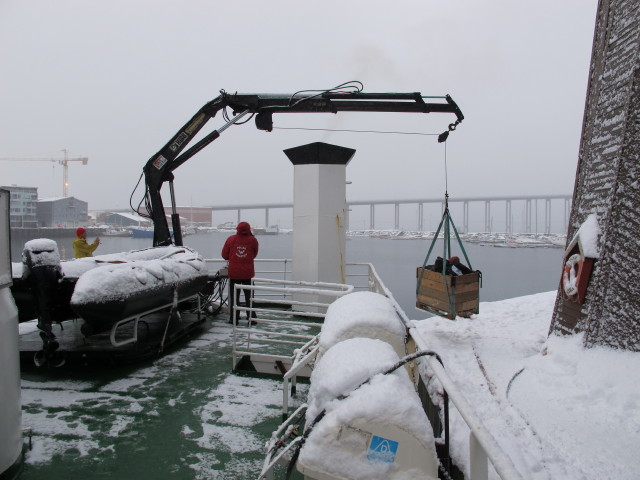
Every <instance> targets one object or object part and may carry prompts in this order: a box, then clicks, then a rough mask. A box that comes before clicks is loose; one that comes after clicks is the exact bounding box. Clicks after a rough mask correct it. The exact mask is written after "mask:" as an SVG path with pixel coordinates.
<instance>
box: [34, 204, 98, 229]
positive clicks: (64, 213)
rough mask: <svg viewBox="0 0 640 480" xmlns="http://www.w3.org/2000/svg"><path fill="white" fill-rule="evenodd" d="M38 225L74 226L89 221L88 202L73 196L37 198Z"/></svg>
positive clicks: (85, 223)
mask: <svg viewBox="0 0 640 480" xmlns="http://www.w3.org/2000/svg"><path fill="white" fill-rule="evenodd" d="M36 207H37V217H38V226H39V227H61V228H64V227H76V226H79V225H87V224H88V222H89V204H88V203H87V202H84V201H82V200H79V199H77V198H75V197H58V198H47V199H42V200H38V202H37V203H36Z"/></svg>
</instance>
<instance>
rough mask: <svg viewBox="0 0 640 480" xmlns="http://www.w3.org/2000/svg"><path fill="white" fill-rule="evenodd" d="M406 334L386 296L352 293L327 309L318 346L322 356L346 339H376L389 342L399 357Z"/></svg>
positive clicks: (372, 293)
mask: <svg viewBox="0 0 640 480" xmlns="http://www.w3.org/2000/svg"><path fill="white" fill-rule="evenodd" d="M406 333H407V332H406V328H405V326H404V324H403V323H402V321H401V320H400V317H399V316H398V314H397V313H396V311H395V309H394V308H393V305H392V304H391V301H390V300H389V299H388V298H387V297H385V296H384V295H380V294H379V293H374V292H354V293H350V294H349V295H345V296H343V297H340V298H338V299H337V300H336V301H334V302H333V303H332V304H331V305H330V306H329V308H328V309H327V314H326V316H325V319H324V323H323V325H322V332H321V334H320V339H319V342H318V345H319V346H320V352H321V353H323V352H325V351H326V350H328V349H329V348H331V347H332V346H333V345H335V344H336V343H338V342H340V341H342V340H345V339H347V338H353V337H368V338H379V339H381V340H384V341H386V342H388V343H390V344H391V345H392V346H393V347H394V349H395V350H396V353H397V354H398V356H404V353H405V352H404V343H405V342H404V339H405V337H406Z"/></svg>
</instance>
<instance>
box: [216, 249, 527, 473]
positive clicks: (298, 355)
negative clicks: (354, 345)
mask: <svg viewBox="0 0 640 480" xmlns="http://www.w3.org/2000/svg"><path fill="white" fill-rule="evenodd" d="M261 261H263V262H265V263H267V264H269V263H276V264H277V263H281V264H282V265H283V267H281V268H280V269H275V270H269V269H266V268H260V267H258V266H257V265H256V272H258V271H260V272H261V274H264V275H268V276H269V277H270V278H271V281H272V282H273V283H272V285H275V284H277V283H281V286H282V287H283V288H284V289H285V290H286V288H287V287H286V284H287V281H288V280H287V279H289V278H291V271H290V270H289V268H290V267H291V265H292V262H291V260H284V259H275V260H269V261H268V262H267V261H265V260H264V259H263V260H261ZM219 262H220V263H219V264H220V265H221V266H224V265H225V262H224V261H223V260H220V261H219ZM256 262H257V260H256ZM267 272H268V273H267ZM274 275H275V276H278V277H280V276H281V277H280V278H281V279H282V281H281V282H279V281H278V279H277V278H275V279H274V278H273V276H274ZM346 278H347V281H348V283H350V284H352V288H353V289H354V290H368V291H372V292H376V293H379V294H381V295H384V296H386V297H388V298H389V299H390V300H391V302H392V305H393V307H394V309H395V310H396V312H397V313H398V316H399V317H400V319H401V320H402V321H403V322H404V324H405V325H406V326H407V328H408V330H409V336H410V339H411V340H412V341H413V342H414V343H415V345H416V349H417V350H418V351H421V350H429V349H430V348H429V343H428V341H427V340H426V339H425V338H424V337H423V336H422V335H421V334H420V332H419V331H418V330H417V329H416V328H415V327H414V326H413V323H412V322H411V320H410V319H409V318H408V317H407V315H406V314H405V312H404V310H402V308H401V307H400V306H399V305H398V303H397V301H396V300H395V298H394V297H393V294H392V293H391V292H390V291H389V290H388V289H387V287H386V286H385V285H384V283H383V282H382V280H381V279H380V277H379V275H378V273H377V272H376V270H375V268H374V267H373V265H372V264H370V263H348V264H347V274H346ZM294 283H297V282H294ZM258 290H259V289H257V288H256V290H255V292H256V298H262V299H261V301H264V302H268V301H269V299H268V297H267V296H266V295H265V294H267V293H268V294H269V295H271V296H273V294H274V293H275V294H276V296H278V297H281V298H285V299H286V297H287V293H288V292H286V291H283V290H281V291H277V292H274V291H270V292H266V291H265V292H261V293H259V292H258ZM345 293H346V292H344V293H342V295H344V294H345ZM271 301H273V302H274V303H276V304H281V303H282V301H281V300H271ZM291 306H292V307H296V308H298V310H296V311H295V313H293V312H294V310H293V309H292V310H291V313H292V315H291V316H292V317H302V318H307V320H304V321H300V320H299V321H294V320H276V319H271V320H269V321H270V322H272V323H274V324H275V323H280V324H282V325H284V326H287V325H288V326H294V327H295V326H302V327H304V328H308V327H310V326H315V327H318V326H319V323H318V321H319V320H321V319H322V318H324V313H320V314H312V313H310V312H305V311H303V310H302V308H308V307H318V308H320V306H319V305H316V304H315V303H313V302H301V303H296V302H293V301H292V303H291ZM327 306H328V305H327V304H323V306H322V307H321V308H323V309H325V311H326V307H327ZM260 310H262V313H263V314H265V315H269V314H277V315H278V316H280V317H282V316H283V314H286V313H287V311H286V310H280V309H273V310H271V309H264V308H263V309H255V311H256V312H258V311H260ZM238 311H251V308H245V307H238ZM310 319H315V320H313V321H310ZM258 321H259V323H260V318H258ZM241 333H245V334H247V335H254V337H253V341H254V347H256V346H258V344H257V342H258V338H257V337H256V335H257V334H258V330H256V329H252V328H246V329H243V328H237V327H236V328H235V333H234V336H235V335H236V334H241ZM278 335H282V334H281V333H277V334H276V333H274V332H272V331H269V332H268V333H262V334H261V336H262V337H265V338H260V339H259V342H260V345H263V344H266V343H279V344H281V345H288V346H289V348H291V347H293V348H294V350H293V354H289V355H280V356H278V358H277V359H275V358H274V356H273V355H268V354H261V355H260V354H258V353H257V352H255V351H254V349H251V348H249V349H247V350H240V349H236V346H235V345H236V344H235V338H234V366H235V365H236V357H237V356H239V355H240V354H245V353H250V354H251V355H253V356H254V358H258V357H259V356H263V357H264V359H265V360H266V362H267V363H271V365H270V370H271V371H272V372H274V371H275V372H276V373H279V374H280V375H282V377H283V415H284V414H285V413H286V412H288V402H289V383H290V384H291V395H294V394H295V385H296V377H297V376H308V375H309V374H310V369H311V367H312V366H313V363H314V361H315V356H316V353H317V335H300V334H287V339H278V338H273V337H275V336H278ZM296 335H297V336H296ZM269 339H271V340H269ZM278 340H279V341H278ZM249 344H251V342H250V341H249ZM417 361H418V363H419V364H420V367H421V368H420V369H419V371H420V373H419V377H423V376H425V373H424V372H425V371H427V370H428V371H429V375H431V376H433V377H435V378H436V379H437V381H438V382H439V383H440V385H441V386H442V389H443V391H444V392H445V394H446V395H445V398H447V402H446V404H445V405H442V407H443V408H445V409H448V406H449V404H451V405H453V407H454V408H455V409H456V411H457V412H458V413H459V414H460V417H461V418H462V419H463V421H464V422H465V423H466V424H467V426H468V428H469V452H470V453H469V455H470V458H469V472H470V477H469V479H470V480H483V479H487V478H488V476H489V473H488V470H489V468H488V464H489V463H491V464H492V465H493V468H494V469H495V471H496V473H497V474H498V475H499V477H500V478H501V479H503V480H519V479H521V478H522V476H521V475H520V473H519V472H518V471H517V469H516V468H515V466H514V464H513V461H512V460H511V458H510V457H509V456H508V455H507V454H506V453H505V452H504V450H503V449H502V448H501V447H500V445H499V444H498V442H497V441H496V439H495V437H494V436H493V435H492V434H491V433H490V431H489V429H488V428H487V427H486V426H485V425H484V424H483V423H482V421H481V420H480V418H479V417H478V416H477V415H476V414H475V412H474V410H473V409H472V408H471V405H470V404H469V402H468V401H467V400H466V399H465V397H464V396H463V394H462V393H461V392H460V390H459V389H458V388H457V387H456V385H455V383H454V382H453V381H452V379H451V378H450V377H449V375H448V373H447V372H446V370H445V368H444V367H443V366H442V365H441V364H440V363H439V361H438V360H437V359H435V358H434V357H431V356H426V357H422V358H421V359H419V360H417ZM277 362H279V363H277ZM274 364H275V366H274ZM422 381H423V382H425V383H427V382H428V381H429V379H428V378H426V379H423V380H422ZM446 416H448V415H446ZM448 428H449V427H448V425H444V432H443V433H444V441H445V443H446V445H447V446H448V442H449V439H448V438H447V437H448ZM441 441H442V440H441ZM446 455H447V456H448V452H447V453H446Z"/></svg>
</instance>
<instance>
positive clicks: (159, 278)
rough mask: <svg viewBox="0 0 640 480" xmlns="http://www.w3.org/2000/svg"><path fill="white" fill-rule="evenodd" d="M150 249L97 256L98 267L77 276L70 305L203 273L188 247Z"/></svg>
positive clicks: (120, 297) (199, 259) (113, 297)
mask: <svg viewBox="0 0 640 480" xmlns="http://www.w3.org/2000/svg"><path fill="white" fill-rule="evenodd" d="M154 250H156V249H148V250H142V251H139V252H131V253H130V254H129V255H127V254H114V255H113V258H112V259H111V260H106V259H105V258H104V257H109V256H104V257H102V258H101V259H99V261H100V262H102V263H101V265H102V266H101V267H100V268H92V269H90V270H88V271H86V272H85V273H83V274H82V275H80V278H78V281H77V283H76V286H75V289H74V291H73V296H72V297H71V303H72V305H80V304H86V303H101V302H109V301H113V300H123V299H126V298H127V297H129V296H131V295H134V294H136V293H140V292H152V291H153V290H156V289H160V288H163V287H165V286H166V285H175V286H179V285H181V284H183V283H186V282H189V281H191V280H193V279H194V278H199V277H203V276H204V277H206V275H207V268H206V263H205V261H204V259H203V258H202V257H201V256H200V255H199V254H198V253H196V252H195V251H194V250H192V249H190V248H187V247H165V248H163V249H162V250H160V251H154ZM81 260H82V259H81ZM94 260H95V257H94ZM111 262H124V263H111ZM78 263H79V262H78ZM82 263H84V264H89V263H90V262H82ZM65 273H66V270H65Z"/></svg>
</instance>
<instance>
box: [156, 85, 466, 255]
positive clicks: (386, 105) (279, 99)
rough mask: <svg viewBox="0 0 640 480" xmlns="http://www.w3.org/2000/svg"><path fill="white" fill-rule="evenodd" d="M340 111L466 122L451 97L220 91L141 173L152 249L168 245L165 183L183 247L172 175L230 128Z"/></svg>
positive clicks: (177, 240)
mask: <svg viewBox="0 0 640 480" xmlns="http://www.w3.org/2000/svg"><path fill="white" fill-rule="evenodd" d="M425 100H428V101H425ZM436 100H438V101H436ZM227 108H229V109H231V111H232V112H233V114H234V115H235V116H234V117H233V118H231V119H229V120H228V121H227V123H226V124H225V125H223V126H222V127H221V128H218V129H217V130H214V131H212V132H211V133H209V134H207V135H206V136H205V137H203V138H202V139H200V140H199V141H198V142H196V143H195V144H194V145H192V146H191V147H190V148H188V149H186V147H187V146H188V145H189V144H190V143H191V141H192V140H193V139H194V138H195V136H196V135H197V134H198V133H199V132H200V130H201V129H202V128H203V127H204V125H205V124H206V123H207V122H208V121H209V120H210V119H211V118H213V117H215V116H216V114H217V113H218V112H219V111H220V110H223V109H227ZM338 112H389V113H452V114H454V115H455V116H456V120H455V122H454V123H451V124H449V129H448V130H449V131H450V130H455V128H456V126H457V125H458V124H459V123H460V122H461V121H462V120H463V119H464V116H463V115H462V112H461V111H460V109H459V108H458V105H457V104H456V103H455V102H454V101H453V99H452V98H451V97H450V96H449V95H446V96H444V97H424V96H422V95H421V94H420V93H364V92H362V91H355V92H339V91H334V90H330V91H325V92H321V93H294V94H253V93H252V94H239V93H236V94H228V93H226V92H224V91H222V92H221V95H220V96H219V97H217V98H215V99H214V100H212V101H210V102H209V103H207V104H206V105H204V106H203V107H202V108H201V109H200V110H198V112H197V113H196V114H195V115H194V116H193V117H192V118H191V119H190V120H189V121H188V122H187V123H186V124H185V125H184V126H183V127H182V128H181V129H180V130H179V131H178V133H176V134H175V135H174V136H173V137H172V138H171V140H169V142H167V144H166V145H165V146H164V147H162V149H160V151H159V152H158V153H156V154H155V155H153V156H152V157H151V158H150V159H149V161H148V162H147V164H146V165H145V166H144V168H143V172H144V176H145V183H146V190H147V191H146V195H147V210H148V213H149V216H150V217H151V220H152V222H153V226H154V236H153V245H154V246H161V245H168V244H171V243H172V239H171V235H170V231H169V225H168V222H167V219H166V216H165V211H164V207H163V204H162V196H161V194H160V189H161V188H162V185H163V184H164V182H167V181H168V182H169V186H170V191H171V205H172V209H173V212H172V215H171V217H172V226H173V232H174V242H175V244H176V245H182V236H181V231H180V220H179V215H178V213H177V212H176V208H175V196H174V192H173V171H174V170H175V169H176V168H178V167H179V166H180V165H182V164H183V163H184V162H186V161H187V160H189V159H190V158H191V157H193V156H194V155H195V154H196V153H198V152H199V151H200V150H202V149H203V148H205V147H206V146H207V145H209V144H210V143H211V142H213V141H214V140H216V139H217V138H218V137H219V136H220V134H221V133H222V132H223V131H224V130H226V129H227V128H228V127H230V126H231V125H233V124H234V123H236V122H238V121H239V120H240V119H241V118H243V117H244V116H246V115H248V114H253V115H255V122H256V127H257V128H258V129H259V130H265V131H268V132H270V131H271V130H272V128H273V114H277V113H338ZM446 133H448V132H445V133H443V134H442V135H441V138H440V141H444V139H445V138H446ZM185 149H186V150H185Z"/></svg>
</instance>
